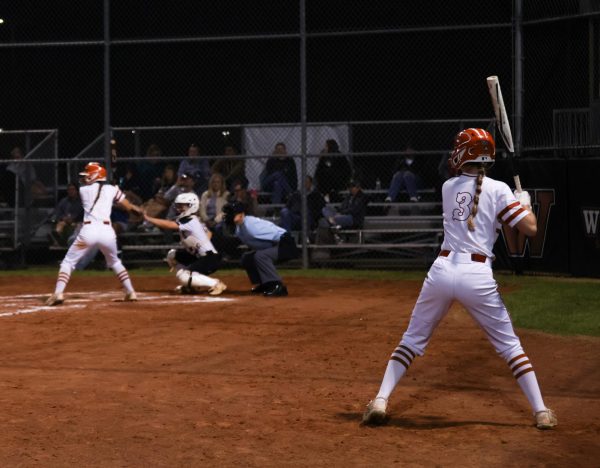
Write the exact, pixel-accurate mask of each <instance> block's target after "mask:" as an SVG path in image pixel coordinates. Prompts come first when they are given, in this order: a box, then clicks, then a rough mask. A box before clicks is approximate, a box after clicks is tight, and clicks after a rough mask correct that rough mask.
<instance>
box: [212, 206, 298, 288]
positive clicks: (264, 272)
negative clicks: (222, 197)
mask: <svg viewBox="0 0 600 468" xmlns="http://www.w3.org/2000/svg"><path fill="white" fill-rule="evenodd" d="M223 212H224V213H225V222H226V223H227V224H228V225H229V226H231V227H233V226H235V236H236V237H237V238H238V239H239V240H240V241H241V242H242V243H243V244H246V245H247V246H248V247H249V248H250V251H249V252H246V253H244V254H243V255H242V266H243V267H244V268H245V269H246V273H247V274H248V278H249V279H250V282H251V283H252V284H253V285H255V286H254V287H253V288H252V293H253V294H259V293H262V294H263V295H264V296H267V297H277V296H287V295H288V291H287V288H286V287H285V285H284V284H283V282H282V281H281V277H280V276H279V274H278V273H277V270H276V268H275V264H276V263H281V262H284V261H287V260H291V259H294V258H297V257H298V248H297V246H296V241H295V240H294V238H293V237H292V235H291V234H290V233H289V232H288V231H286V230H285V229H283V228H280V227H279V226H277V225H275V224H273V223H272V222H270V221H266V220H264V219H261V218H257V217H255V216H248V215H246V206H245V205H244V204H243V203H241V202H238V201H233V202H230V203H228V204H227V205H225V206H224V207H223Z"/></svg>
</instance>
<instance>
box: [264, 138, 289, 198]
mask: <svg viewBox="0 0 600 468" xmlns="http://www.w3.org/2000/svg"><path fill="white" fill-rule="evenodd" d="M273 155H274V156H276V157H273V158H269V160H268V161H267V165H266V167H265V174H264V178H263V180H262V181H261V185H262V190H263V191H264V192H271V203H277V204H280V203H283V202H284V200H285V199H286V198H287V197H288V196H289V195H290V194H291V193H292V192H293V191H295V190H296V189H297V188H298V173H297V171H296V162H295V161H294V158H292V157H290V156H288V154H287V148H286V146H285V143H283V142H279V143H277V144H276V145H275V149H274V150H273Z"/></svg>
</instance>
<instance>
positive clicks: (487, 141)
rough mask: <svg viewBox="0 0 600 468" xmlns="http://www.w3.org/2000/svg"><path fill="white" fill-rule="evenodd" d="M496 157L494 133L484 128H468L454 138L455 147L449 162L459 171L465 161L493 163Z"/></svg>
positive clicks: (455, 170) (451, 166)
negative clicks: (491, 133)
mask: <svg viewBox="0 0 600 468" xmlns="http://www.w3.org/2000/svg"><path fill="white" fill-rule="evenodd" d="M494 159H496V144H495V143H494V139H493V138H492V135H490V133H489V132H488V131H487V130H484V129H482V128H467V129H465V130H463V131H461V132H459V133H458V135H456V137H455V138H454V149H453V150H452V154H450V158H448V164H449V166H450V169H451V170H452V171H453V172H457V171H458V170H459V169H460V168H461V167H462V166H463V164H465V163H469V162H481V163H492V164H493V162H494Z"/></svg>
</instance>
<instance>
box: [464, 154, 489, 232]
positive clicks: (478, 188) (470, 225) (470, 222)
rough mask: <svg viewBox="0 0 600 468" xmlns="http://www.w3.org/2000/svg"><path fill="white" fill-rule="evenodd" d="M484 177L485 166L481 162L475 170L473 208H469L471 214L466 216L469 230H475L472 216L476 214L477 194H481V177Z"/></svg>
mask: <svg viewBox="0 0 600 468" xmlns="http://www.w3.org/2000/svg"><path fill="white" fill-rule="evenodd" d="M484 177H485V166H483V164H482V165H481V166H479V171H477V181H476V183H475V197H474V198H473V208H471V214H470V215H469V217H468V218H467V227H468V228H469V231H474V230H475V221H473V218H475V216H476V215H477V209H478V206H479V195H481V184H483V178H484Z"/></svg>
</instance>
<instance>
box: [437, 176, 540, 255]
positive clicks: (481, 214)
mask: <svg viewBox="0 0 600 468" xmlns="http://www.w3.org/2000/svg"><path fill="white" fill-rule="evenodd" d="M476 181H477V175H471V174H461V175H460V176H458V177H453V178H451V179H448V180H447V181H446V182H445V183H444V185H443V187H442V199H443V208H444V215H443V216H444V242H443V243H442V250H450V251H452V252H465V253H477V254H483V255H485V256H486V257H490V258H493V257H494V255H493V253H492V249H493V247H494V243H495V242H496V239H497V238H498V234H499V232H500V226H501V225H500V223H503V224H508V225H509V226H510V227H514V226H515V225H516V224H517V223H518V222H519V221H521V219H523V218H524V217H525V216H527V214H528V211H527V210H526V209H525V208H523V207H522V206H521V204H520V203H519V202H518V201H517V199H516V198H515V196H514V194H513V193H512V192H511V190H510V188H509V187H508V185H506V184H505V183H504V182H500V181H498V180H495V179H491V178H490V177H487V176H486V177H484V178H483V182H482V184H481V194H480V195H479V204H478V208H477V214H476V216H475V218H474V219H473V221H474V222H475V230H474V231H469V228H468V227H467V219H468V218H469V215H470V213H471V209H472V208H473V198H474V196H475V188H476V187H475V184H476Z"/></svg>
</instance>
